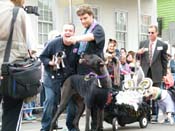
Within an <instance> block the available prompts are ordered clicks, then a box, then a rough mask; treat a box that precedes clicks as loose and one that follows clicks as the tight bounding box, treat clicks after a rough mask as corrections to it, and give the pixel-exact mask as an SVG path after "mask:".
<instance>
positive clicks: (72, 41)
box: [67, 36, 79, 44]
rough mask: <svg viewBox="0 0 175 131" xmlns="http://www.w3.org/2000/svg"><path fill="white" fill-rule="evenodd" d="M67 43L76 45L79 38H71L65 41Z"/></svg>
mask: <svg viewBox="0 0 175 131" xmlns="http://www.w3.org/2000/svg"><path fill="white" fill-rule="evenodd" d="M67 41H68V42H70V43H73V44H76V42H78V41H79V37H78V36H71V37H70V38H68V39H67Z"/></svg>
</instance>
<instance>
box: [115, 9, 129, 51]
mask: <svg viewBox="0 0 175 131" xmlns="http://www.w3.org/2000/svg"><path fill="white" fill-rule="evenodd" d="M127 22H128V13H127V12H122V11H117V12H115V26H116V27H115V30H116V39H117V42H118V45H121V48H126V44H127V36H128V33H127Z"/></svg>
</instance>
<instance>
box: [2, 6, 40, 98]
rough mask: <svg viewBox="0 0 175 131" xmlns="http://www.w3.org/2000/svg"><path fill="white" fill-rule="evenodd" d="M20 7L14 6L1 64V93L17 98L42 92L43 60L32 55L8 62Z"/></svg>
mask: <svg viewBox="0 0 175 131" xmlns="http://www.w3.org/2000/svg"><path fill="white" fill-rule="evenodd" d="M18 11H19V7H14V9H13V18H12V22H11V27H10V35H9V39H8V42H7V46H6V49H5V55H4V60H3V64H2V66H1V76H2V79H1V85H0V94H1V95H2V96H10V97H13V98H17V99H25V98H27V97H32V96H34V95H36V94H37V93H39V92H40V79H41V62H40V61H38V60H37V59H34V58H32V57H31V54H30V52H29V51H28V52H29V55H30V57H29V58H26V59H23V60H17V61H14V62H12V63H10V62H8V61H9V57H10V50H11V45H12V36H13V29H14V23H15V21H16V17H17V14H18Z"/></svg>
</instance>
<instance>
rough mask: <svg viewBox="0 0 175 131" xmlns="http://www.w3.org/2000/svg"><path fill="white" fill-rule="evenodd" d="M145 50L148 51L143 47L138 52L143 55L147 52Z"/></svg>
mask: <svg viewBox="0 0 175 131" xmlns="http://www.w3.org/2000/svg"><path fill="white" fill-rule="evenodd" d="M145 51H146V50H145V48H141V49H139V50H138V51H137V54H139V55H141V54H143V53H145Z"/></svg>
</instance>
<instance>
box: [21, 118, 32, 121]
mask: <svg viewBox="0 0 175 131" xmlns="http://www.w3.org/2000/svg"><path fill="white" fill-rule="evenodd" d="M23 119H24V120H26V121H31V120H32V119H31V118H30V117H24V118H23Z"/></svg>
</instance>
